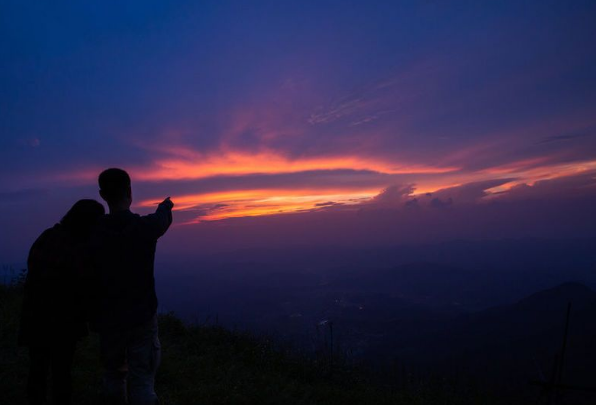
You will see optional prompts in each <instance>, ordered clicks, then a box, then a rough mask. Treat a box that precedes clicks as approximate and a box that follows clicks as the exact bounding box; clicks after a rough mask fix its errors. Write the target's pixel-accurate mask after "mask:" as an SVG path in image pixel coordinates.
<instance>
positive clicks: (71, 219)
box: [60, 199, 105, 236]
mask: <svg viewBox="0 0 596 405" xmlns="http://www.w3.org/2000/svg"><path fill="white" fill-rule="evenodd" d="M104 214H105V209H104V208H103V205H101V204H100V203H98V202H97V201H95V200H86V199H85V200H79V201H77V202H76V203H75V204H74V205H73V206H72V208H71V209H70V210H69V211H68V212H67V213H66V215H65V216H64V217H63V218H62V220H61V221H60V224H61V225H62V226H63V227H64V228H66V229H67V230H68V231H69V232H71V233H73V234H76V235H79V236H87V235H89V234H90V233H91V228H92V227H93V225H95V223H96V222H97V220H98V219H99V217H101V216H102V215H104Z"/></svg>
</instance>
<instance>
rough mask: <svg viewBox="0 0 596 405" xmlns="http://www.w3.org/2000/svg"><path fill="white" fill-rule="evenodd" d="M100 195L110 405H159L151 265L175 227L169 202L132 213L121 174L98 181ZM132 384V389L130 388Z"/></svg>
mask: <svg viewBox="0 0 596 405" xmlns="http://www.w3.org/2000/svg"><path fill="white" fill-rule="evenodd" d="M99 189H100V190H99V193H100V195H101V197H102V198H103V199H104V200H105V201H106V202H107V203H108V206H109V209H110V212H109V214H108V215H105V216H104V217H103V218H101V219H100V220H99V223H98V225H97V229H96V231H95V232H94V235H93V241H92V245H93V251H94V262H95V269H96V272H97V275H96V279H97V286H96V287H97V296H96V304H97V307H96V308H95V311H94V313H95V316H94V321H93V326H94V328H95V329H96V330H97V331H98V332H99V336H100V347H101V349H100V350H101V360H102V364H103V367H104V380H103V392H102V394H103V397H104V400H105V401H106V402H107V403H116V404H120V403H122V404H123V403H126V401H127V398H128V401H129V403H130V404H131V405H136V404H143V405H145V404H152V405H153V404H157V396H156V394H155V391H154V381H155V373H156V371H157V367H158V365H159V360H160V344H159V338H158V334H157V317H156V312H157V296H156V294H155V280H154V277H153V263H154V258H155V247H156V243H157V239H158V238H159V237H160V236H162V235H163V234H164V233H165V232H166V231H167V230H168V227H169V226H170V224H171V223H172V207H173V206H174V204H173V203H172V202H171V201H170V198H169V197H168V198H166V199H165V200H164V201H163V202H161V203H160V204H159V205H158V207H157V210H156V212H155V213H154V214H150V215H147V216H140V215H138V214H133V213H132V212H131V211H130V205H131V203H132V191H131V182H130V177H129V176H128V174H127V173H126V172H125V171H124V170H121V169H107V170H105V171H103V172H102V173H101V174H100V175H99ZM127 383H128V384H127Z"/></svg>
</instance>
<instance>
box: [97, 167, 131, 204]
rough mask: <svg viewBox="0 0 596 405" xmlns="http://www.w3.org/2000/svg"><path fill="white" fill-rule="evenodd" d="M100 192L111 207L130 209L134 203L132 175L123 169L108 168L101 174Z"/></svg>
mask: <svg viewBox="0 0 596 405" xmlns="http://www.w3.org/2000/svg"><path fill="white" fill-rule="evenodd" d="M98 181H99V194H100V195H101V198H103V199H104V200H105V201H106V202H107V203H108V205H109V206H110V209H112V208H119V209H128V208H129V207H130V204H131V203H132V190H131V187H130V176H129V175H128V173H126V172H125V171H124V170H122V169H116V168H111V169H106V170H104V171H103V172H101V174H100V175H99V179H98Z"/></svg>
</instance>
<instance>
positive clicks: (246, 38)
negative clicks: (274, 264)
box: [0, 0, 596, 246]
mask: <svg viewBox="0 0 596 405" xmlns="http://www.w3.org/2000/svg"><path fill="white" fill-rule="evenodd" d="M595 49H596V3H595V2H593V1H494V2H492V1H490V2H489V1H430V0H429V1H378V2H375V1H310V2H309V1H255V2H246V1H238V2H229V1H205V2H182V1H173V2H163V1H125V2H123V1H101V2H99V1H97V2H74V1H72V2H68V1H58V2H44V1H22V0H21V1H4V0H2V1H0V54H1V55H2V56H1V63H0V147H1V150H0V159H1V161H2V162H3V163H2V169H1V171H0V186H1V187H2V189H3V190H4V191H3V193H4V194H2V200H1V201H0V204H4V205H5V207H4V209H3V211H4V212H5V213H6V215H5V216H6V217H5V218H2V220H1V221H0V223H2V224H4V225H5V226H6V227H8V229H17V228H18V226H19V223H18V221H15V220H14V217H15V215H17V214H18V213H19V212H20V210H22V209H24V208H23V207H25V206H27V204H29V203H30V201H29V202H28V200H27V199H28V198H29V197H27V196H28V195H35V196H37V197H35V198H36V199H39V198H45V197H40V196H44V195H47V194H44V193H48V192H51V190H53V189H55V188H60V189H61V190H62V191H61V194H62V195H67V196H68V198H69V200H68V201H70V200H72V198H74V197H75V195H78V193H81V190H84V193H87V194H89V193H90V191H89V190H92V189H93V188H94V184H93V181H92V180H91V181H90V180H88V179H83V180H80V179H78V180H76V181H72V184H71V183H69V180H64V179H63V177H60V176H59V175H62V174H64V173H75V172H78V171H84V170H85V169H87V168H97V167H106V166H111V165H119V166H126V167H128V166H135V167H138V168H143V167H152V165H153V164H154V163H155V161H156V156H158V155H159V153H160V152H151V150H148V149H147V148H145V147H144V146H142V147H140V146H139V144H142V145H145V144H146V145H163V144H166V145H167V144H172V143H179V144H180V145H184V146H185V147H189V148H193V149H196V150H200V151H214V150H218V148H220V147H221V145H222V142H223V141H222V140H223V139H224V138H225V136H224V135H225V133H226V131H228V132H229V128H228V127H229V125H230V122H236V121H238V111H244V110H246V109H251V108H253V109H254V110H257V111H258V114H257V113H255V115H256V116H257V117H263V116H266V117H268V118H266V119H265V118H254V119H251V120H249V121H250V122H249V124H247V126H246V128H245V129H242V130H238V131H239V134H240V135H238V136H236V137H234V138H233V140H231V141H230V140H227V138H225V139H226V141H225V144H226V145H227V146H229V147H233V149H234V150H241V151H247V153H254V152H255V151H256V149H258V148H260V147H261V146H262V145H267V147H268V148H269V149H268V150H276V151H280V153H282V154H283V155H284V156H287V157H289V158H293V159H294V158H295V159H300V158H308V157H312V156H317V157H321V156H330V155H334V154H335V153H336V152H337V153H339V152H341V154H343V155H346V154H350V155H353V154H354V153H357V152H358V147H359V146H358V145H359V143H358V142H359V140H362V142H363V143H364V144H366V145H367V146H366V155H367V156H368V158H371V157H372V158H375V157H378V158H379V159H398V160H399V159H405V160H407V161H408V162H410V163H411V162H421V163H422V164H424V165H434V164H435V163H436V162H439V161H441V162H442V161H443V156H446V155H449V156H451V155H452V154H454V155H457V152H458V151H460V150H463V149H465V148H467V147H469V146H470V145H476V144H479V143H483V144H486V145H492V143H495V144H496V146H495V147H494V148H496V149H497V150H496V151H495V150H492V151H491V152H490V153H488V154H487V155H486V157H484V156H483V157H482V158H480V157H478V158H477V160H475V159H474V157H473V156H472V157H471V158H470V159H468V160H466V159H467V158H466V159H463V160H461V161H456V160H454V159H455V158H453V159H451V158H450V159H447V160H445V163H444V165H449V166H453V165H455V166H457V167H463V168H465V175H466V176H468V175H469V176H471V175H472V174H474V176H475V175H476V170H479V169H485V168H487V167H488V166H491V167H492V166H501V165H504V164H508V163H510V160H511V161H514V160H515V161H518V160H528V159H534V158H536V157H544V156H556V157H554V158H553V160H552V161H549V164H554V163H569V164H571V163H572V162H580V161H581V162H585V161H591V160H594V158H596V156H595V155H596V153H595V150H594V147H596V143H595V141H594V136H593V134H594V133H595V131H596V126H595V124H596V119H593V117H594V113H595V112H596V50H595ZM396 77H397V83H398V84H397V85H396V86H394V87H391V90H385V89H384V88H382V86H380V85H378V84H379V83H383V82H386V81H391V80H396V79H395V78H396ZM371 88H372V89H373V90H371ZM280 89H281V90H280ZM379 89H381V90H379ZM389 91H390V93H389ZM353 99H358V101H359V102H362V105H361V106H360V107H361V108H362V109H363V111H362V112H361V113H360V112H354V111H353V109H352V107H349V109H347V110H342V111H348V112H346V114H348V113H349V114H353V115H354V119H350V121H349V122H343V121H342V119H343V116H342V117H340V118H336V117H331V118H328V116H326V115H324V114H322V115H321V116H322V117H323V119H322V120H321V121H320V122H316V123H315V124H313V123H312V122H311V124H312V125H310V124H308V123H307V121H308V119H309V117H312V116H317V117H318V115H316V114H318V113H317V111H320V110H321V108H322V109H323V110H325V109H328V110H330V111H333V110H334V108H335V107H337V106H340V107H341V106H342V103H343V102H344V101H345V100H347V102H348V103H349V102H350V100H353ZM263 100H265V101H263ZM344 104H345V103H344ZM350 105H351V104H350ZM360 107H359V108H360ZM277 108H279V109H280V111H281V112H280V113H279V114H278V113H277V112H278V110H277ZM342 108H343V107H342ZM268 113H269V114H271V115H272V116H274V117H275V116H278V115H279V116H281V117H283V119H279V121H280V122H277V121H276V119H275V118H270V117H269V116H268V115H267V114H268ZM284 114H287V116H288V118H287V119H286V118H285V117H286V115H284ZM313 114H314V115H313ZM341 114H344V112H342V113H341ZM358 114H360V115H358ZM325 117H327V118H325ZM258 119H263V120H266V121H267V123H265V124H263V125H262V126H261V125H255V124H254V120H258ZM369 119H370V122H371V124H370V125H369V121H368V120H369ZM293 120H295V121H293ZM373 120H374V122H372V121H373ZM549 120H552V122H553V125H552V126H549V124H548V123H549V122H550V121H549ZM240 121H241V120H240ZM271 122H272V123H271ZM361 122H363V123H365V124H364V125H359V124H360V123H361ZM357 124H358V125H357ZM366 125H368V127H366ZM541 125H543V126H541ZM180 128H183V129H184V131H182V132H184V133H185V135H183V136H182V137H183V139H182V140H181V139H180V137H174V138H172V137H171V136H165V135H164V134H166V133H168V131H172V130H173V129H176V130H178V129H180ZM263 128H267V129H270V130H271V131H277V130H278V131H279V132H280V133H285V132H287V133H294V132H299V133H300V136H281V137H274V138H270V137H266V136H264V135H263V134H262V133H261V132H266V131H264V130H263ZM305 128H306V129H307V130H305ZM259 131H261V132H259ZM284 131H285V132H284ZM396 133H399V136H394V134H396ZM509 137H510V139H511V140H512V141H511V143H509V145H510V146H507V142H505V143H504V144H502V143H500V141H501V140H503V139H509ZM523 137H527V142H525V143H523V142H521V138H523ZM557 137H559V138H557ZM272 139H273V140H272ZM371 139H374V144H372V145H370V146H369V142H373V141H371ZM346 140H349V142H348V141H346ZM551 140H552V141H551ZM338 142H339V143H338ZM344 142H345V144H344ZM518 142H519V143H518ZM230 145H231V146H230ZM155 147H158V146H155ZM487 148H488V147H487ZM494 148H493V149H494ZM509 148H510V149H509ZM338 151H339V152H338ZM354 151H356V152H354ZM454 162H455V163H454ZM338 169H349V168H343V167H338ZM139 170H140V169H139ZM466 178H467V177H466ZM470 179H472V177H470ZM473 180H478V178H476V177H474V178H473ZM185 181H188V179H185ZM209 181H211V182H214V181H217V179H215V180H213V179H211V180H209ZM235 181H236V180H235ZM247 181H249V180H247ZM411 181H413V182H417V181H418V180H411ZM466 181H467V180H466ZM470 181H471V180H470ZM148 182H149V183H150V184H152V183H151V181H150V180H149V181H148ZM392 182H393V180H392ZM223 183H225V180H222V184H223ZM448 183H449V184H448V185H453V184H456V183H457V184H460V183H462V181H451V182H448ZM171 184H172V188H173V189H174V194H175V190H176V187H182V186H181V185H179V186H177V184H178V183H176V181H174V182H173V183H171ZM371 184H372V183H371ZM374 184H375V185H376V184H377V183H374ZM446 184H447V183H446ZM379 185H381V183H379ZM382 185H383V187H387V186H390V185H391V184H382ZM140 187H141V188H142V187H145V188H142V189H143V190H146V189H150V188H151V187H149V186H148V185H145V186H143V185H140ZM155 187H157V188H159V189H160V190H162V189H164V190H165V189H166V188H167V187H168V186H164V184H163V181H161V180H160V181H156V182H155ZM184 187H185V190H186V189H187V188H188V187H189V186H188V185H185V186H184ZM197 187H198V189H197V190H199V189H200V187H201V186H200V185H197ZM222 187H223V186H222ZM272 187H273V186H272ZM383 187H379V189H381V188H383ZM191 188H192V187H191ZM48 190H50V191H48ZM36 192H39V193H41V194H39V193H38V194H36ZM164 192H165V191H164ZM144 195H145V196H146V197H152V198H153V197H154V196H153V195H152V194H151V193H150V192H149V191H147V192H146V193H145V194H144ZM48 198H49V201H52V202H51V203H48V204H49V207H50V208H49V211H48V212H49V213H48V214H47V215H48V216H49V215H50V214H51V215H53V217H54V218H58V217H59V215H61V214H59V213H62V212H63V211H64V207H65V206H67V205H65V204H66V202H65V200H61V199H59V198H58V199H52V198H51V197H48ZM15 201H19V203H18V204H15ZM31 207H37V208H39V206H38V205H34V206H31ZM8 217H10V218H8ZM34 217H35V216H34ZM35 218H37V221H39V223H35V224H34V225H30V226H31V230H29V231H27V232H28V233H26V235H25V236H24V237H23V241H21V242H19V243H21V244H23V245H24V244H25V242H24V240H26V238H30V237H31V235H33V234H34V233H35V229H43V227H44V226H47V225H49V224H48V223H47V221H49V218H47V217H43V222H44V223H42V219H41V218H42V217H41V216H39V217H35ZM19 246H21V245H19Z"/></svg>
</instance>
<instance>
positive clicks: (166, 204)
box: [160, 197, 174, 210]
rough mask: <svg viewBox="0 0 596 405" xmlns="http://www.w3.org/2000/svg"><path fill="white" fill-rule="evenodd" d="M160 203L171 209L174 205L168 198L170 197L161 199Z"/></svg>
mask: <svg viewBox="0 0 596 405" xmlns="http://www.w3.org/2000/svg"><path fill="white" fill-rule="evenodd" d="M160 205H164V206H165V207H166V208H168V209H170V210H171V209H172V208H173V207H174V203H173V202H172V200H170V197H168V198H166V199H165V200H163V201H162V202H161V203H160Z"/></svg>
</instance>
